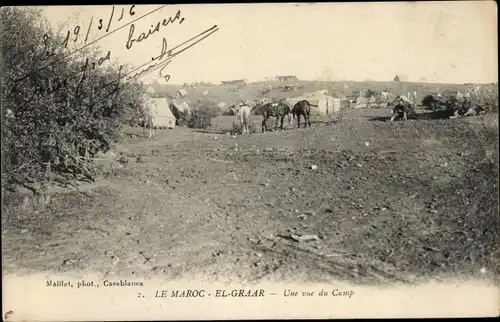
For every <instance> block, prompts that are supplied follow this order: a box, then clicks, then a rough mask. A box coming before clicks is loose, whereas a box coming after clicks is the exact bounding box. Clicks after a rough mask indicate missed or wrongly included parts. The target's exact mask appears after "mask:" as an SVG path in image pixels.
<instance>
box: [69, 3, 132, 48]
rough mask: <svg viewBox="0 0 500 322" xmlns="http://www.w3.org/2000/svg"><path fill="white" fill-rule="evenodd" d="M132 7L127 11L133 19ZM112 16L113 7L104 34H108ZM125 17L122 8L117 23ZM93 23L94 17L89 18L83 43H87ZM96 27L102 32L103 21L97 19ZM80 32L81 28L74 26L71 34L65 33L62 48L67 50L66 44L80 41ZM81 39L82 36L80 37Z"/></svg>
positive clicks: (113, 12)
mask: <svg viewBox="0 0 500 322" xmlns="http://www.w3.org/2000/svg"><path fill="white" fill-rule="evenodd" d="M134 7H135V5H131V6H130V8H129V10H128V16H130V17H133V16H134V15H135V11H134ZM114 14H115V6H113V7H112V9H111V14H110V16H109V19H108V22H107V24H106V29H105V30H106V32H109V30H110V28H111V23H112V21H113V17H114ZM124 16H125V8H122V11H121V14H120V18H118V20H117V21H121V20H122V19H123V17H124ZM93 23H94V16H92V17H91V18H90V21H89V25H88V27H87V32H86V34H85V43H86V42H87V40H88V38H89V33H90V30H91V29H92V25H93ZM97 23H98V25H97V29H98V30H102V29H103V28H104V26H105V21H104V19H102V18H101V19H99V20H98V22H97ZM81 31H82V28H81V27H80V26H79V25H78V26H76V27H75V28H74V29H73V32H71V31H70V30H68V31H67V33H66V37H65V38H64V41H63V42H62V44H61V45H62V46H63V47H64V48H67V47H68V43H69V41H70V40H71V41H73V42H77V41H78V39H80V32H81ZM81 36H82V37H83V35H81Z"/></svg>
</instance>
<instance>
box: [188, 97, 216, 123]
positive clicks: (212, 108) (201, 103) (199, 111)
mask: <svg viewBox="0 0 500 322" xmlns="http://www.w3.org/2000/svg"><path fill="white" fill-rule="evenodd" d="M221 114H222V111H221V109H220V108H219V107H218V106H217V104H216V103H215V102H212V101H208V100H198V101H197V102H196V103H195V104H193V106H192V110H191V114H190V115H189V117H188V119H187V122H186V124H187V126H188V127H190V128H196V129H206V128H208V127H210V126H211V125H212V118H214V117H216V116H219V115H221Z"/></svg>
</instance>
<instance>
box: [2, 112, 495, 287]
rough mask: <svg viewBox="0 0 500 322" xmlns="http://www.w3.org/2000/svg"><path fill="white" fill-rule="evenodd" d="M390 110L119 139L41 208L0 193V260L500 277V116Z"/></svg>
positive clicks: (401, 279) (216, 271) (332, 275)
mask: <svg viewBox="0 0 500 322" xmlns="http://www.w3.org/2000/svg"><path fill="white" fill-rule="evenodd" d="M384 113H385V114H384ZM388 113H389V112H388V111H384V110H348V112H347V114H346V117H345V118H344V120H342V121H341V122H338V123H336V124H323V123H314V124H313V128H312V129H307V130H303V129H300V130H296V129H294V130H287V131H283V132H274V133H266V134H262V133H257V134H254V135H251V136H250V137H243V136H236V137H232V136H230V135H225V134H221V130H223V129H227V130H229V129H230V128H231V122H232V120H233V118H221V119H220V120H215V121H214V124H215V125H214V127H213V128H212V129H210V130H209V131H198V132H197V131H194V130H188V129H184V128H176V129H174V130H164V131H160V132H159V133H158V135H157V137H156V138H155V139H153V140H149V141H147V140H145V139H143V138H140V137H128V138H127V139H126V140H125V141H124V142H123V143H122V144H120V145H119V146H118V147H117V154H116V156H115V158H114V161H113V162H111V161H109V162H106V161H102V164H103V175H102V177H101V178H99V181H98V182H97V183H96V184H92V185H84V186H82V187H81V188H80V192H65V193H57V194H54V195H52V196H51V199H50V201H47V202H46V203H45V205H44V206H43V207H40V206H39V205H36V206H35V205H34V204H33V203H32V202H31V201H30V200H31V199H30V198H27V197H19V196H18V197H14V196H10V197H9V198H8V199H5V202H4V204H3V208H4V209H3V216H2V243H3V246H2V248H3V261H2V268H3V270H4V274H9V273H17V274H23V273H24V274H26V273H30V272H35V271H36V272H40V271H52V272H59V273H60V272H69V271H82V272H102V273H104V274H106V275H107V276H110V275H120V274H134V275H136V276H140V277H149V276H153V275H155V276H163V277H165V278H171V279H172V278H180V277H184V276H187V275H200V274H201V275H203V276H208V277H210V278H212V279H214V280H217V279H219V278H227V277H228V276H230V277H232V278H234V279H236V280H238V281H241V282H244V281H246V282H258V281H263V280H273V281H283V280H293V281H315V282H323V281H328V280H345V281H350V282H352V283H363V284H366V283H370V284H371V283H418V282H422V281H425V280H427V279H433V280H436V279H445V278H449V277H477V278H481V279H483V278H484V279H489V278H493V277H494V276H495V274H496V276H498V273H499V271H498V268H499V267H500V266H499V258H500V252H499V247H498V241H499V218H498V120H497V117H498V116H497V115H496V114H490V115H485V116H477V117H470V118H467V119H457V120H426V119H419V120H409V121H407V122H393V123H389V122H385V121H383V120H380V116H381V115H388ZM255 122H256V124H257V127H258V128H260V126H258V123H259V122H260V117H257V120H256V121H255ZM139 133H140V132H139Z"/></svg>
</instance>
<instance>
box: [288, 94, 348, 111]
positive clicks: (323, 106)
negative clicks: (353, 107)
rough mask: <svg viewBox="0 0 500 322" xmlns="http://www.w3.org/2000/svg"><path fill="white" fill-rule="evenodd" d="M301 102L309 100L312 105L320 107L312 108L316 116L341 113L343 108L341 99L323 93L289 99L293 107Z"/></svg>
mask: <svg viewBox="0 0 500 322" xmlns="http://www.w3.org/2000/svg"><path fill="white" fill-rule="evenodd" d="M301 100H308V101H309V102H310V103H311V104H314V105H318V107H314V106H313V107H311V114H316V115H327V114H334V113H337V112H338V111H340V107H341V105H340V98H337V97H333V96H328V95H324V94H321V93H308V94H304V95H303V96H300V97H294V98H290V99H287V101H288V102H289V103H290V104H291V105H292V106H293V105H295V104H296V103H297V102H298V101H301Z"/></svg>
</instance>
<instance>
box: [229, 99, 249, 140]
mask: <svg viewBox="0 0 500 322" xmlns="http://www.w3.org/2000/svg"><path fill="white" fill-rule="evenodd" d="M233 111H234V114H235V115H236V119H237V120H239V121H240V123H241V126H242V134H243V135H244V134H248V135H250V129H249V125H250V124H251V114H252V108H251V107H250V106H249V105H247V104H241V103H239V104H237V105H236V106H235V107H234V110H233Z"/></svg>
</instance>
